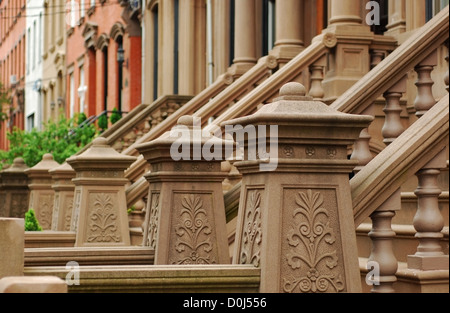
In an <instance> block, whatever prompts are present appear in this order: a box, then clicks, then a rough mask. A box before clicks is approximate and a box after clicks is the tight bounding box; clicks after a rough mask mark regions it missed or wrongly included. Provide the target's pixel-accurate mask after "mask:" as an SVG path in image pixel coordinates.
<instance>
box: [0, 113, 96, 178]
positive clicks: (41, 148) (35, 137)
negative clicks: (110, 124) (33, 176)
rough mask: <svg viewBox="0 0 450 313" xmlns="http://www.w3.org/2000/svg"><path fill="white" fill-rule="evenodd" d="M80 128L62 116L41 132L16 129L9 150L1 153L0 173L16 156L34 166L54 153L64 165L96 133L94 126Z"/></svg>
mask: <svg viewBox="0 0 450 313" xmlns="http://www.w3.org/2000/svg"><path fill="white" fill-rule="evenodd" d="M77 125H78V124H75V123H74V119H70V120H67V119H66V118H64V117H61V118H60V120H59V121H58V122H56V123H55V122H48V123H46V124H44V127H43V130H42V131H38V130H37V129H33V130H31V131H30V132H26V131H23V130H20V129H18V128H15V129H14V130H13V132H12V133H8V139H9V142H10V148H9V150H8V151H2V150H0V170H1V169H2V168H3V166H4V165H5V164H11V163H12V162H13V160H14V159H15V158H16V157H22V158H23V159H24V161H25V164H27V165H28V166H29V167H32V166H34V165H36V164H37V163H38V162H40V161H41V160H42V156H43V155H44V154H46V153H51V154H52V155H53V158H54V160H55V161H56V162H58V163H63V162H64V161H65V160H66V159H67V158H68V157H70V156H72V155H73V154H75V153H76V152H77V151H78V150H79V149H81V148H82V147H83V146H85V145H86V144H87V143H89V142H90V141H91V140H92V139H93V138H94V137H95V135H96V134H97V130H96V128H95V126H94V125H84V127H82V128H79V127H77Z"/></svg>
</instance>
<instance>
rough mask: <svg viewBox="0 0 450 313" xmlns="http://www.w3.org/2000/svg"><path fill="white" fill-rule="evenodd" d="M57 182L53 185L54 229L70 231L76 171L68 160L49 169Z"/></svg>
mask: <svg viewBox="0 0 450 313" xmlns="http://www.w3.org/2000/svg"><path fill="white" fill-rule="evenodd" d="M48 172H49V173H50V175H51V176H52V179H53V181H54V182H55V183H54V184H53V186H52V188H53V190H55V201H54V204H53V217H52V230H56V231H70V224H71V220H72V208H73V194H74V190H75V185H74V183H73V182H72V179H73V178H75V171H74V170H73V168H72V167H71V166H70V165H69V164H67V163H66V162H65V163H63V164H62V165H60V166H58V167H56V168H54V169H51V170H49V171H48Z"/></svg>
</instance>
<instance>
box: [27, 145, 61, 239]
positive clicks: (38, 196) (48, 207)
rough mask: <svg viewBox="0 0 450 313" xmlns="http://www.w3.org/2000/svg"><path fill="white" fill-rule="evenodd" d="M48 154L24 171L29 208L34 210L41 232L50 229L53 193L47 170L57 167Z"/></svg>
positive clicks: (50, 177)
mask: <svg viewBox="0 0 450 313" xmlns="http://www.w3.org/2000/svg"><path fill="white" fill-rule="evenodd" d="M58 166H59V163H58V162H56V161H55V160H53V155H51V154H50V153H46V154H44V156H43V157H42V161H41V162H39V163H38V164H36V165H35V166H33V167H32V168H29V169H27V170H26V171H25V173H27V175H28V179H29V183H30V184H29V188H30V202H29V206H28V207H29V208H31V209H34V211H35V213H36V218H37V219H38V221H39V223H40V225H41V226H42V229H43V230H50V229H51V227H52V215H53V201H54V196H55V191H54V190H53V189H52V184H53V180H52V176H51V175H50V173H49V172H48V171H49V170H51V169H53V168H55V167H58Z"/></svg>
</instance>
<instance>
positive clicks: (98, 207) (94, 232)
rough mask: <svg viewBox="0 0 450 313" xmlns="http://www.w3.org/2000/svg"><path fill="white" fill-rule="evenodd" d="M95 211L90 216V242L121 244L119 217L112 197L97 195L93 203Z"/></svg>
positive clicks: (103, 194) (88, 238)
mask: <svg viewBox="0 0 450 313" xmlns="http://www.w3.org/2000/svg"><path fill="white" fill-rule="evenodd" d="M93 206H94V210H93V211H92V213H91V214H90V216H89V221H90V223H89V236H88V237H87V241H88V242H120V235H118V229H117V215H116V214H115V213H114V210H113V209H114V204H113V200H112V199H111V195H109V194H106V193H101V194H96V195H95V199H94V202H93Z"/></svg>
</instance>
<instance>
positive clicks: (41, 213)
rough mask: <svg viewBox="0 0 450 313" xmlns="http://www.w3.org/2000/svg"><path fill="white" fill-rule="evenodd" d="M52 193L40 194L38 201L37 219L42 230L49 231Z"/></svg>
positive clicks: (51, 213)
mask: <svg viewBox="0 0 450 313" xmlns="http://www.w3.org/2000/svg"><path fill="white" fill-rule="evenodd" d="M53 197H54V195H53V193H41V194H39V199H38V208H37V210H36V211H37V212H38V213H37V219H38V221H39V224H40V225H41V226H42V229H43V230H50V229H51V226H52V215H53Z"/></svg>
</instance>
